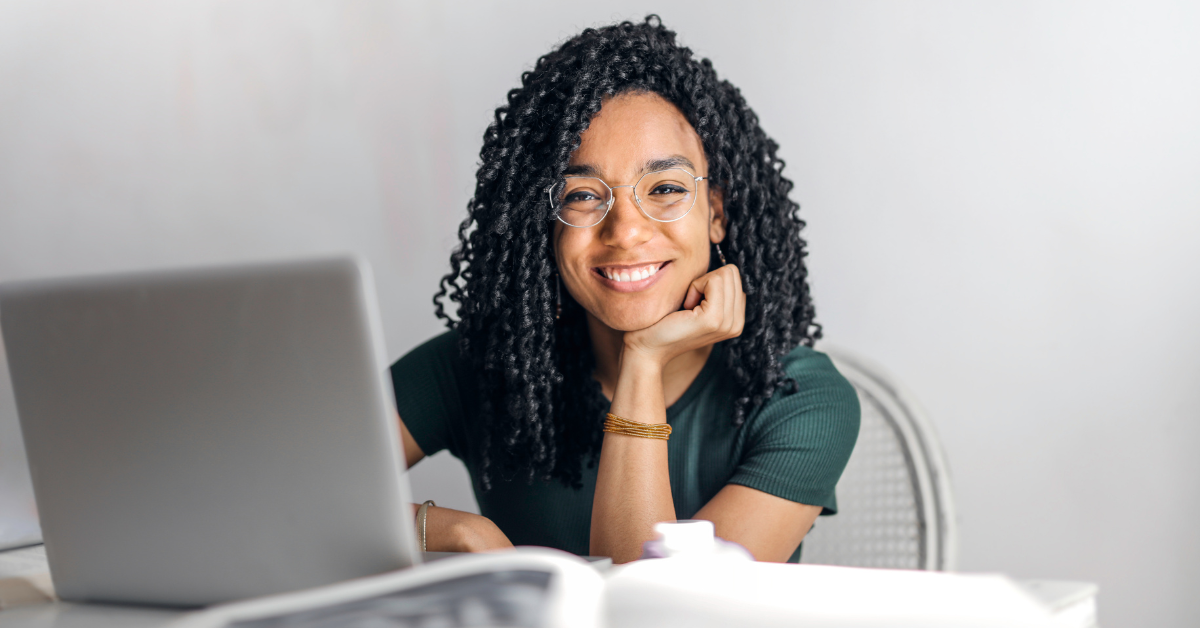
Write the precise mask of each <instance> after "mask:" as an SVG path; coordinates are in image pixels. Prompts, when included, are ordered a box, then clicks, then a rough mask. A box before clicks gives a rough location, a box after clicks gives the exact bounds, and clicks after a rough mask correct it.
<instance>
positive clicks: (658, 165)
mask: <svg viewBox="0 0 1200 628" xmlns="http://www.w3.org/2000/svg"><path fill="white" fill-rule="evenodd" d="M680 166H682V167H685V168H687V169H689V170H695V169H696V166H694V165H692V162H691V160H689V159H688V158H687V157H684V156H683V155H671V156H670V157H664V158H662V159H651V160H650V161H647V162H646V165H644V166H642V172H643V173H646V172H655V171H657V170H667V169H669V168H679V167H680Z"/></svg>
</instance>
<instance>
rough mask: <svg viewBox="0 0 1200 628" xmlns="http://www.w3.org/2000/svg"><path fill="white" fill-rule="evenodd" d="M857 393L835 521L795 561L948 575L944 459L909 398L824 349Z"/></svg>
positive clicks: (862, 364)
mask: <svg viewBox="0 0 1200 628" xmlns="http://www.w3.org/2000/svg"><path fill="white" fill-rule="evenodd" d="M821 349H822V351H825V353H827V354H828V355H829V356H830V357H831V358H832V359H833V361H834V364H836V365H837V368H838V370H839V371H841V373H842V375H844V376H845V377H846V379H848V380H850V383H851V384H853V385H854V388H855V389H856V390H857V391H858V399H859V402H860V404H861V406H862V424H861V427H860V429H859V433H858V444H857V445H856V446H855V448H854V453H853V454H851V456H850V462H849V463H848V464H847V466H846V471H845V473H844V474H842V479H841V481H840V482H838V485H837V501H838V514H837V515H834V516H831V517H820V518H818V519H817V523H816V524H815V526H814V527H813V529H812V530H811V531H810V532H809V533H808V535H807V536H806V537H805V539H804V550H803V552H801V556H800V562H802V563H812V564H822V565H845V566H853V567H888V568H900V569H926V570H935V571H949V570H953V569H954V566H955V561H956V558H957V553H958V552H957V550H958V547H957V544H958V534H957V523H956V514H955V510H954V499H953V495H952V494H951V489H950V480H949V474H948V470H947V467H946V460H945V458H944V456H943V455H942V449H941V445H940V443H939V442H938V439H937V435H936V434H935V433H934V431H933V428H932V427H931V426H930V424H929V422H928V421H927V420H926V419H925V416H924V414H923V413H922V412H921V410H920V408H919V406H918V405H917V404H916V403H915V401H914V400H913V398H912V397H911V396H910V395H909V394H908V393H907V392H906V391H905V390H904V389H903V388H902V387H901V386H899V385H898V384H897V383H896V382H895V381H894V380H893V379H892V378H891V377H890V376H888V375H887V374H886V373H885V372H884V371H883V370H882V369H880V368H879V367H877V366H875V365H874V364H872V363H870V362H869V361H867V360H865V359H863V358H861V357H858V356H855V355H853V354H852V353H849V352H847V351H844V350H840V349H830V348H828V347H822V348H821Z"/></svg>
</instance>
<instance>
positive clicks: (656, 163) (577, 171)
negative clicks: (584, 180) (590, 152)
mask: <svg viewBox="0 0 1200 628" xmlns="http://www.w3.org/2000/svg"><path fill="white" fill-rule="evenodd" d="M679 167H684V168H687V169H689V170H695V169H696V166H695V165H694V164H692V161H691V160H690V159H688V158H687V157H684V156H683V155H671V156H670V157H660V158H657V159H651V160H649V161H647V162H646V163H645V165H643V166H642V174H645V173H647V172H655V171H657V170H667V169H670V168H679ZM563 176H567V177H596V178H600V170H599V169H598V168H596V167H595V166H593V165H591V164H575V165H572V166H567V169H566V170H565V171H564V172H563Z"/></svg>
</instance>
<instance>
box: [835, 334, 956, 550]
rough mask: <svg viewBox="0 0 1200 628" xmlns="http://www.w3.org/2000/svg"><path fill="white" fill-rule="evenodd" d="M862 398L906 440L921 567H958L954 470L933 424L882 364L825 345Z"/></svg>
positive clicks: (905, 452) (905, 453)
mask: <svg viewBox="0 0 1200 628" xmlns="http://www.w3.org/2000/svg"><path fill="white" fill-rule="evenodd" d="M820 350H821V351H823V352H825V353H826V354H827V355H828V356H829V357H830V358H831V359H832V360H833V363H834V365H835V366H837V368H838V371H840V372H841V373H842V375H843V376H845V377H846V379H848V380H849V381H850V383H851V384H853V385H854V387H855V389H857V391H858V393H859V396H860V399H862V400H863V401H865V402H866V403H872V404H874V405H875V406H876V407H878V408H879V410H880V411H881V412H880V414H882V415H883V417H884V419H885V420H887V421H888V422H889V423H890V424H891V426H892V428H893V429H895V430H896V432H897V433H898V434H899V435H900V438H901V440H902V442H903V445H904V447H903V449H904V456H905V461H906V463H907V465H908V470H909V476H910V477H911V478H913V480H914V491H913V493H914V496H915V498H916V502H917V510H918V516H919V522H920V528H921V535H920V539H919V544H920V553H921V560H920V566H919V568H920V569H924V570H930V571H953V570H954V569H955V568H956V566H957V564H958V515H957V510H956V509H955V504H954V492H953V489H952V487H951V484H950V470H949V466H948V464H947V462H946V457H945V454H944V453H943V451H942V447H941V442H940V441H939V439H938V437H937V433H936V432H935V431H934V429H933V425H932V424H931V423H930V422H929V420H928V418H927V417H926V414H925V412H924V411H923V410H922V409H921V406H920V405H919V404H918V403H917V401H916V399H915V398H914V397H913V395H912V394H911V393H909V392H908V390H906V389H905V388H904V387H903V386H901V385H900V384H899V383H898V382H897V381H896V380H895V379H894V378H893V377H891V375H889V374H888V373H887V371H885V370H884V369H883V368H882V367H880V366H879V365H877V364H875V363H874V362H872V361H870V360H868V359H866V358H863V357H861V356H859V355H856V354H854V353H853V352H850V351H847V350H845V349H842V348H838V347H829V346H822V347H820Z"/></svg>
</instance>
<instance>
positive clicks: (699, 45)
mask: <svg viewBox="0 0 1200 628" xmlns="http://www.w3.org/2000/svg"><path fill="white" fill-rule="evenodd" d="M507 6H510V3H504V4H501V3H482V2H480V3H453V4H452V3H436V4H435V3H411V4H397V3H378V2H374V3H373V2H350V3H334V2H327V3H319V4H317V3H311V2H302V3H285V2H280V1H272V2H259V3H238V2H211V1H209V2H196V3H190V4H183V3H181V4H166V3H156V2H143V3H133V2H116V3H105V4H99V3H88V2H67V3H63V2H52V3H44V2H33V1H25V0H19V1H10V2H6V3H2V4H0V280H8V279H18V278H28V277H37V276H46V275H57V274H64V273H80V272H99V271H108V270H118V269H133V268H150V267H162V266H176V265H183V264H197V263H208V262H225V261H231V260H244V259H259V258H276V257H281V256H293V255H300V254H309V253H317V252H328V251H345V250H350V251H357V252H361V253H362V254H364V255H365V256H367V257H368V258H369V259H370V260H371V261H372V262H373V263H374V265H375V267H376V274H377V279H378V281H379V284H380V285H379V288H380V290H379V291H380V295H381V299H382V308H383V314H384V319H385V321H386V333H387V338H388V346H389V350H390V353H391V355H392V356H399V355H400V354H402V353H403V352H404V351H406V350H407V349H409V348H410V347H412V346H414V345H415V344H417V343H419V342H421V341H422V340H423V339H425V338H427V337H429V336H431V335H432V334H434V333H436V332H437V331H438V329H439V325H438V323H437V322H436V321H435V320H434V318H433V315H432V308H431V306H430V303H429V299H430V295H431V294H432V292H433V291H434V289H435V285H436V281H437V278H438V277H439V276H440V275H441V273H443V272H444V270H445V269H446V267H447V263H446V262H447V255H448V252H449V249H450V247H451V246H452V245H453V243H454V228H455V226H456V224H457V223H458V221H459V220H460V218H461V216H462V214H463V208H464V206H465V203H466V200H467V198H468V196H469V194H470V191H471V188H472V180H473V170H474V168H473V166H474V164H475V161H476V159H477V154H478V149H479V143H480V138H481V135H482V132H483V129H484V126H485V125H486V123H487V121H488V120H489V119H490V116H491V109H492V108H493V107H494V106H495V105H497V104H499V103H500V102H501V101H502V99H503V95H504V92H505V91H506V90H507V89H509V88H510V87H512V86H514V85H515V84H516V82H517V78H518V74H519V72H520V71H521V70H523V69H526V68H528V67H529V66H530V65H531V64H532V62H533V61H534V60H535V59H536V57H537V56H538V55H539V54H542V53H543V52H545V51H547V50H548V49H549V46H550V45H551V44H552V43H553V42H556V41H558V40H560V39H562V38H564V37H567V36H569V35H570V34H572V33H574V32H575V31H576V30H577V29H578V28H579V27H582V26H586V25H592V24H598V23H602V22H607V21H610V20H611V19H614V18H619V17H637V16H640V15H642V14H644V13H645V12H647V11H648V10H650V9H653V10H656V11H658V12H659V13H661V14H662V15H663V16H664V19H665V21H666V23H667V24H668V25H669V26H672V27H673V28H675V29H676V30H678V31H679V32H680V35H681V38H682V39H683V41H684V42H685V43H687V44H689V45H691V46H692V47H693V48H694V49H696V50H697V51H698V52H699V53H701V54H703V55H706V56H709V57H711V58H712V59H713V60H714V62H715V64H716V67H717V68H718V70H719V71H720V72H721V73H722V74H723V75H724V76H726V77H728V78H729V79H731V80H732V81H733V82H734V83H735V84H737V85H739V86H740V87H741V88H742V90H743V92H744V93H745V94H746V96H747V98H748V99H749V101H750V103H751V105H752V106H754V107H755V109H756V110H757V111H758V113H759V115H760V117H761V118H762V122H763V125H764V126H765V128H766V129H767V130H768V132H769V133H771V134H772V135H773V136H774V137H775V138H776V139H777V140H778V141H779V143H780V144H781V145H782V147H783V154H784V157H785V158H786V159H788V163H789V166H788V169H787V171H788V172H789V174H790V175H791V176H792V177H793V178H794V180H795V181H796V183H797V189H796V191H795V194H794V197H795V199H796V200H797V201H799V202H800V203H801V204H802V206H803V213H804V216H805V217H806V219H807V220H808V221H809V225H810V226H809V229H808V232H807V233H808V237H809V239H810V242H811V249H812V257H811V269H812V275H813V288H814V291H815V294H816V300H817V306H818V313H819V317H820V320H821V321H822V322H823V323H824V324H825V325H826V329H827V336H828V338H829V339H830V340H831V341H833V342H836V343H838V344H840V345H843V346H846V347H849V348H853V349H856V350H858V351H860V352H862V353H866V354H868V355H871V356H873V357H874V358H875V359H876V360H878V361H879V362H881V363H883V364H884V365H886V366H887V367H889V369H890V370H891V371H893V372H894V374H895V375H897V376H898V377H899V378H900V379H901V380H903V381H904V382H906V383H907V384H908V386H909V387H910V388H911V389H912V390H913V391H914V392H915V393H916V395H917V396H918V397H919V398H920V399H922V400H923V402H924V403H925V405H926V407H927V409H928V410H929V412H930V414H931V415H932V419H933V421H934V423H935V425H936V426H937V428H938V429H939V431H940V433H941V435H942V437H943V440H944V443H945V448H946V450H947V452H948V455H949V459H950V463H951V466H952V471H953V474H954V484H955V487H956V490H957V497H958V501H959V504H960V506H961V523H962V560H961V567H962V568H963V569H964V570H973V571H974V570H987V571H1004V572H1008V573H1011V574H1014V575H1017V576H1025V577H1053V578H1075V579H1085V580H1093V581H1097V582H1099V583H1100V584H1101V587H1102V589H1101V591H1102V592H1101V597H1100V603H1101V620H1102V622H1103V623H1104V624H1105V625H1107V626H1125V625H1158V626H1187V625H1195V624H1196V623H1197V622H1198V621H1200V603H1198V602H1197V601H1196V597H1195V595H1194V591H1195V590H1196V589H1197V587H1200V567H1198V565H1200V544H1198V542H1197V540H1196V536H1195V535H1194V534H1193V532H1192V531H1193V528H1194V522H1195V521H1196V520H1197V519H1198V518H1200V462H1198V460H1200V457H1197V456H1196V455H1195V454H1194V453H1193V451H1194V450H1195V449H1196V448H1197V446H1200V428H1198V427H1197V425H1198V423H1197V421H1196V419H1197V418H1198V417H1200V392H1198V391H1200V386H1197V385H1196V383H1197V382H1200V358H1198V357H1197V356H1198V355H1200V329H1198V327H1197V324H1196V321H1200V253H1198V252H1197V251H1198V249H1197V246H1196V242H1197V241H1200V114H1197V112H1200V43H1198V42H1200V39H1198V38H1197V37H1196V33H1198V32H1200V10H1198V9H1197V5H1196V4H1194V3H1185V2H1179V3H1174V4H1171V3H1144V2H1142V3H1126V4H1106V3H1096V2H1070V3H1043V2H1017V3H989V4H985V3H969V4H968V3H959V2H950V1H946V2H925V3H904V4H901V3H887V2H854V3H837V4H833V3H819V2H804V3H792V2H788V3H777V4H767V3H762V4H754V3H739V4H737V5H736V6H737V7H738V9H737V10H736V11H735V10H733V9H731V8H730V5H729V4H728V3H705V2H699V3H696V2H692V3H686V4H676V3H656V4H654V5H650V4H649V3H638V2H618V3H607V4H606V5H605V8H604V9H603V10H599V9H589V8H586V7H583V6H574V5H572V6H568V5H566V4H564V3H550V2H544V3H532V2H526V3H522V4H520V5H516V6H518V7H519V8H516V9H510V8H505V7H507ZM6 385H7V383H6V382H5V383H4V384H0V387H3V386H6ZM8 394H9V393H8V392H7V391H6V390H0V456H3V458H0V476H2V477H0V482H7V483H6V484H0V508H3V507H7V508H10V509H11V508H15V507H17V506H14V505H13V504H18V505H19V504H21V503H25V502H24V500H27V497H25V495H27V493H26V491H27V488H26V487H25V483H26V482H27V480H26V479H25V478H24V476H23V473H22V471H21V464H20V453H19V445H15V444H14V443H15V441H14V438H15V433H16V431H15V430H16V428H15V418H14V417H13V410H12V408H11V399H10V398H9V397H8V396H7V395H8ZM414 476H415V477H414V484H415V485H416V492H417V495H418V497H421V498H424V497H436V498H437V499H438V500H439V502H440V503H449V504H451V505H458V506H460V507H471V503H470V500H471V498H470V495H469V492H468V490H467V488H466V486H465V483H464V480H463V478H464V475H463V473H462V471H461V468H457V467H455V466H454V465H453V461H452V460H446V459H442V460H434V461H431V462H426V463H423V464H422V465H420V466H419V467H418V469H417V471H415V472H414Z"/></svg>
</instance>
